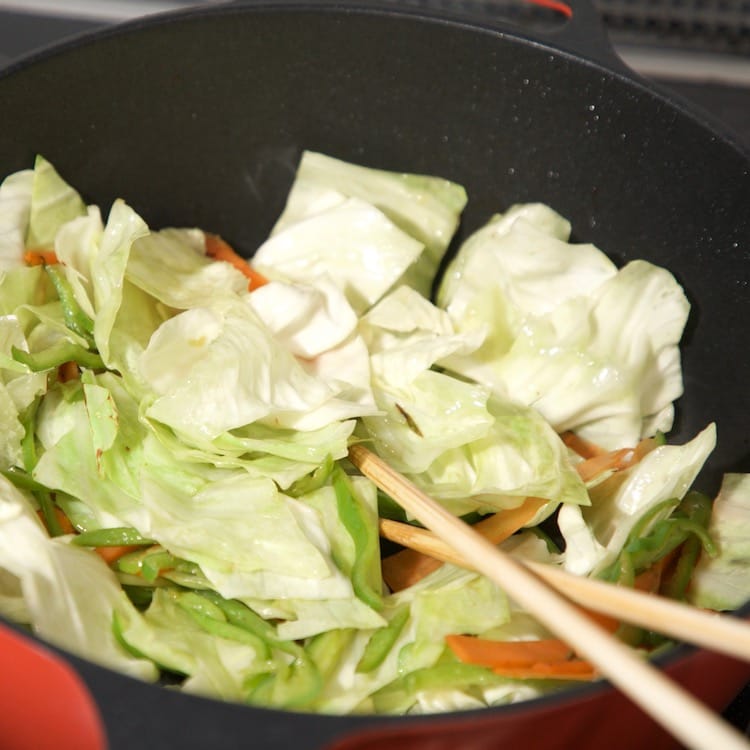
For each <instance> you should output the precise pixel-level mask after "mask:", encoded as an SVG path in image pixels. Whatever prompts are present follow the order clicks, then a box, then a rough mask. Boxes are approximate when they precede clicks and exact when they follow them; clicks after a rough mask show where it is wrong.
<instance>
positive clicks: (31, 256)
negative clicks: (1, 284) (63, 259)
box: [23, 247, 58, 266]
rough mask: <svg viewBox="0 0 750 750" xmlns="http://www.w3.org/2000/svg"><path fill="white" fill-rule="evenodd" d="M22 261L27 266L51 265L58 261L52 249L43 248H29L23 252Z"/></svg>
mask: <svg viewBox="0 0 750 750" xmlns="http://www.w3.org/2000/svg"><path fill="white" fill-rule="evenodd" d="M23 262H24V263H25V264H26V265H27V266H51V265H54V264H55V263H57V262H58V260H57V255H55V251H54V250H45V249H44V248H41V247H39V248H30V249H29V250H27V251H26V252H25V253H24V254H23Z"/></svg>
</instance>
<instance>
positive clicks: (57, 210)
mask: <svg viewBox="0 0 750 750" xmlns="http://www.w3.org/2000/svg"><path fill="white" fill-rule="evenodd" d="M85 214H86V204H85V203H84V202H83V199H82V198H81V196H80V195H79V194H78V192H77V191H76V190H75V189H74V188H72V187H71V186H70V185H68V183H67V182H65V180H63V179H62V177H60V175H59V174H58V173H57V170H56V169H55V168H54V167H53V166H52V164H50V162H48V161H47V160H46V159H45V158H44V157H43V156H37V157H36V160H35V162H34V178H33V184H32V188H31V205H30V210H29V216H28V226H27V229H26V246H27V247H31V248H51V247H52V246H53V244H54V242H55V238H56V236H57V232H58V231H59V229H60V228H61V227H62V226H63V225H64V224H66V223H67V222H69V221H72V220H73V219H76V218H78V217H79V216H83V215H85Z"/></svg>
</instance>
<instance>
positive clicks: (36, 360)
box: [11, 341, 104, 372]
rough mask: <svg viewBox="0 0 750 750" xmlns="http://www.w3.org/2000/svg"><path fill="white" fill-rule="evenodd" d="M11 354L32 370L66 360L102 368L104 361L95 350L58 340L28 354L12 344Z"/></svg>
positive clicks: (83, 365) (45, 368) (44, 368)
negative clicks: (49, 345)
mask: <svg viewBox="0 0 750 750" xmlns="http://www.w3.org/2000/svg"><path fill="white" fill-rule="evenodd" d="M11 354H12V355H13V359H15V360H16V362H21V364H24V365H26V367H28V368H29V369H30V370H31V371H32V372H42V371H43V370H52V369H54V368H56V367H59V366H60V365H62V364H65V363H66V362H76V363H78V364H79V365H81V367H87V368H88V369H90V370H100V369H103V368H104V361H103V360H102V358H101V357H100V356H99V355H98V354H97V353H96V352H91V351H89V350H88V349H84V348H83V347H82V346H80V345H79V344H74V343H73V342H72V341H60V342H59V343H57V344H54V345H53V346H51V347H49V349H45V350H44V351H41V352H37V353H36V354H30V353H29V352H25V351H23V350H22V349H19V348H18V347H15V346H14V347H11Z"/></svg>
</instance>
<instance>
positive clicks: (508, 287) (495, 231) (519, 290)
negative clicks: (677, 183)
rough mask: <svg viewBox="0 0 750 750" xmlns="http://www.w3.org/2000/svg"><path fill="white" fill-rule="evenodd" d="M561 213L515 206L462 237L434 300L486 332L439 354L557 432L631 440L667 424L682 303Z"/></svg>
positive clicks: (648, 270) (676, 392)
mask: <svg viewBox="0 0 750 750" xmlns="http://www.w3.org/2000/svg"><path fill="white" fill-rule="evenodd" d="M563 223H564V220H562V219H557V218H556V215H554V214H553V212H551V209H548V208H546V207H544V206H539V205H535V204H532V205H530V206H519V207H515V208H513V209H511V210H510V211H509V212H508V214H506V215H503V216H499V217H496V218H494V219H493V220H492V221H490V223H489V224H488V225H487V226H485V227H484V228H482V229H480V230H479V231H478V232H476V233H475V234H474V235H472V236H471V237H470V238H469V239H468V240H467V241H466V242H465V243H464V245H463V246H462V248H461V249H460V250H459V253H458V256H457V258H456V259H455V261H454V262H453V264H452V265H451V266H450V267H449V269H448V271H447V274H446V277H445V280H444V281H443V283H442V285H441V288H440V291H439V294H438V302H439V304H440V305H441V306H442V307H444V308H445V309H446V310H447V312H448V314H449V315H450V317H451V319H452V320H453V321H454V323H455V325H456V327H457V329H458V330H459V331H482V332H483V333H484V335H485V339H484V341H483V343H482V345H481V346H480V347H479V348H477V349H476V350H475V351H474V352H472V353H470V354H468V355H456V356H453V357H451V358H450V359H449V360H447V361H446V362H445V363H444V364H445V365H446V366H447V367H448V368H449V369H451V370H452V371H454V372H456V373H459V374H460V375H463V376H465V377H469V378H473V379H475V380H477V381H479V382H481V383H484V384H486V385H488V386H490V387H491V388H493V390H494V391H495V392H497V393H499V394H501V395H503V396H505V397H508V398H511V399H513V400H514V401H517V402H520V403H523V404H526V405H529V406H533V407H534V408H535V409H537V410H538V411H539V412H540V413H541V414H542V415H543V416H544V417H545V419H546V420H547V421H548V422H550V424H551V425H552V426H553V427H554V428H555V430H557V431H558V432H563V431H565V430H574V431H576V432H578V433H579V434H580V435H581V436H583V437H585V438H587V439H589V440H591V441H592V442H595V443H598V444H600V445H602V446H603V447H605V448H610V449H614V448H619V447H623V446H633V445H635V444H636V443H637V442H638V440H639V439H640V438H641V437H644V436H649V435H653V434H654V433H655V432H656V431H667V430H669V429H670V428H671V426H672V420H673V405H672V404H673V401H674V400H675V399H676V398H677V397H678V396H680V395H681V394H682V374H681V367H680V356H679V350H678V343H679V339H680V337H681V335H682V331H683V328H684V325H685V322H686V320H687V315H688V310H689V305H688V302H687V299H686V298H685V295H684V292H683V291H682V289H681V287H680V286H679V284H677V282H676V281H675V279H674V277H673V276H672V275H671V274H670V273H668V272H667V271H665V270H664V269H661V268H658V267H657V266H653V265H651V264H650V263H647V262H645V261H633V262H631V263H629V264H627V265H626V266H625V267H624V268H622V269H620V270H619V271H618V270H617V269H616V268H615V266H614V265H613V264H612V262H611V261H610V260H609V259H608V258H607V257H606V256H605V255H604V254H603V253H601V252H600V251H599V250H598V249H597V248H595V247H594V246H592V245H583V244H572V243H569V242H567V241H566V239H567V238H566V235H565V233H564V232H563V229H564V227H561V225H562V224H563ZM489 269H492V271H491V272H490V271H489Z"/></svg>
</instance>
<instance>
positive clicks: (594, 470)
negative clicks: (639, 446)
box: [575, 448, 633, 482]
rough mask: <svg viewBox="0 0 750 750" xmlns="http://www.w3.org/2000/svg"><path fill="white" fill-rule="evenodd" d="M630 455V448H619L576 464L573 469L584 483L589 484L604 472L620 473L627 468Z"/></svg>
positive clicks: (631, 452)
mask: <svg viewBox="0 0 750 750" xmlns="http://www.w3.org/2000/svg"><path fill="white" fill-rule="evenodd" d="M632 454H633V449H632V448H620V449H619V450H616V451H610V452H609V453H602V454H601V455H599V456H594V457H593V458H587V459H586V460H585V461H581V463H579V464H576V466H575V468H576V471H577V472H578V475H579V476H580V477H581V479H583V481H584V482H590V481H591V480H592V479H594V478H595V477H598V476H599V475H600V474H603V473H604V472H605V471H620V470H621V469H623V468H625V467H626V466H629V465H630V458H631V457H632Z"/></svg>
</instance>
